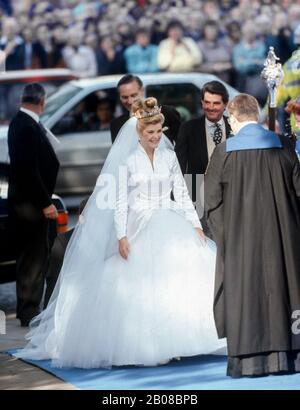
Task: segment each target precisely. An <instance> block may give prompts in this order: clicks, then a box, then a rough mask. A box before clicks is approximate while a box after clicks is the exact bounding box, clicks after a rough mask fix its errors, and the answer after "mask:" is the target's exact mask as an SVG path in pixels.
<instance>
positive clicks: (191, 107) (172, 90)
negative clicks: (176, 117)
mask: <svg viewBox="0 0 300 410" xmlns="http://www.w3.org/2000/svg"><path fill="white" fill-rule="evenodd" d="M146 95H147V97H155V98H157V100H158V102H159V104H160V105H162V104H164V105H171V106H173V107H174V108H176V109H177V110H178V112H179V113H180V115H181V117H182V119H183V120H184V121H186V120H189V119H191V118H195V117H197V116H198V115H199V113H200V90H199V88H197V87H196V86H195V85H194V84H191V83H183V84H159V85H148V86H146Z"/></svg>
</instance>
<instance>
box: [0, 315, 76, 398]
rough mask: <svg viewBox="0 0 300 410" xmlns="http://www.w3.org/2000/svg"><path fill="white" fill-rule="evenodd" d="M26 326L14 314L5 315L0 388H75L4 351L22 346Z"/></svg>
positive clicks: (1, 340)
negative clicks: (22, 325)
mask: <svg viewBox="0 0 300 410" xmlns="http://www.w3.org/2000/svg"><path fill="white" fill-rule="evenodd" d="M27 331H28V328H22V327H20V325H19V321H18V320H16V319H15V314H8V315H7V317H6V334H5V335H0V390H77V389H76V387H74V386H72V385H71V384H68V383H65V382H63V381H62V380H60V379H57V378H56V377H54V376H52V375H51V374H49V373H47V372H45V371H43V370H41V369H38V368H37V367H35V366H31V365H29V364H27V363H25V362H22V361H21V360H17V359H15V358H14V357H11V356H9V355H7V354H6V353H4V351H5V350H7V349H12V348H16V347H22V346H24V344H25V340H24V336H25V334H26V332H27Z"/></svg>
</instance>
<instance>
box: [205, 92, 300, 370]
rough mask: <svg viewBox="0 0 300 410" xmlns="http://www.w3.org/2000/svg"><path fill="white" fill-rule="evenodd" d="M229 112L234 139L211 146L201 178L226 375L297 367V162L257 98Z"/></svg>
mask: <svg viewBox="0 0 300 410" xmlns="http://www.w3.org/2000/svg"><path fill="white" fill-rule="evenodd" d="M228 110H229V113H230V124H231V127H232V130H233V132H234V134H235V137H233V138H230V139H228V140H227V141H226V142H224V143H222V144H220V145H219V146H218V147H217V148H216V149H215V151H214V153H213V155H212V157H211V161H210V164H209V166H208V170H207V173H206V176H205V184H204V190H205V215H206V218H207V221H208V225H209V227H210V229H211V232H212V233H213V238H214V240H215V242H216V244H217V264H216V278H215V299H214V315H215V322H216V327H217V330H218V335H219V337H220V338H222V337H226V338H227V344H228V368H227V374H228V375H230V376H232V377H241V376H257V375H263V374H269V373H279V372H295V371H300V320H299V319H300V253H299V243H300V201H299V199H300V165H299V161H298V158H297V156H296V154H295V151H294V149H293V146H292V144H291V142H290V141H289V139H287V138H285V137H279V136H278V135H277V134H275V133H273V132H270V131H267V130H265V129H264V128H263V127H262V126H261V125H259V124H258V123H257V120H258V116H259V109H258V104H257V101H256V99H255V98H254V97H252V96H250V95H247V94H241V95H239V96H237V97H235V98H234V99H233V100H232V101H231V102H230V103H229V106H228Z"/></svg>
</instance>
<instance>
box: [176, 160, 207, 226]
mask: <svg viewBox="0 0 300 410" xmlns="http://www.w3.org/2000/svg"><path fill="white" fill-rule="evenodd" d="M172 155H173V158H172V170H171V172H172V178H173V194H174V199H175V201H176V203H178V204H179V205H180V208H182V209H183V210H184V214H185V218H186V219H187V220H188V221H189V222H191V223H192V225H193V226H194V227H195V228H201V229H202V225H201V222H200V220H199V217H198V214H197V212H196V210H195V207H194V204H193V202H192V200H191V198H190V195H189V192H188V189H187V186H186V183H185V180H184V177H183V175H182V172H181V169H180V165H179V162H178V159H177V156H176V154H175V153H172Z"/></svg>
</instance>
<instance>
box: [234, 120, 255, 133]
mask: <svg viewBox="0 0 300 410" xmlns="http://www.w3.org/2000/svg"><path fill="white" fill-rule="evenodd" d="M249 124H257V121H244V122H243V124H242V125H241V128H240V129H239V131H238V132H240V131H241V129H242V128H244V127H246V125H249Z"/></svg>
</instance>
